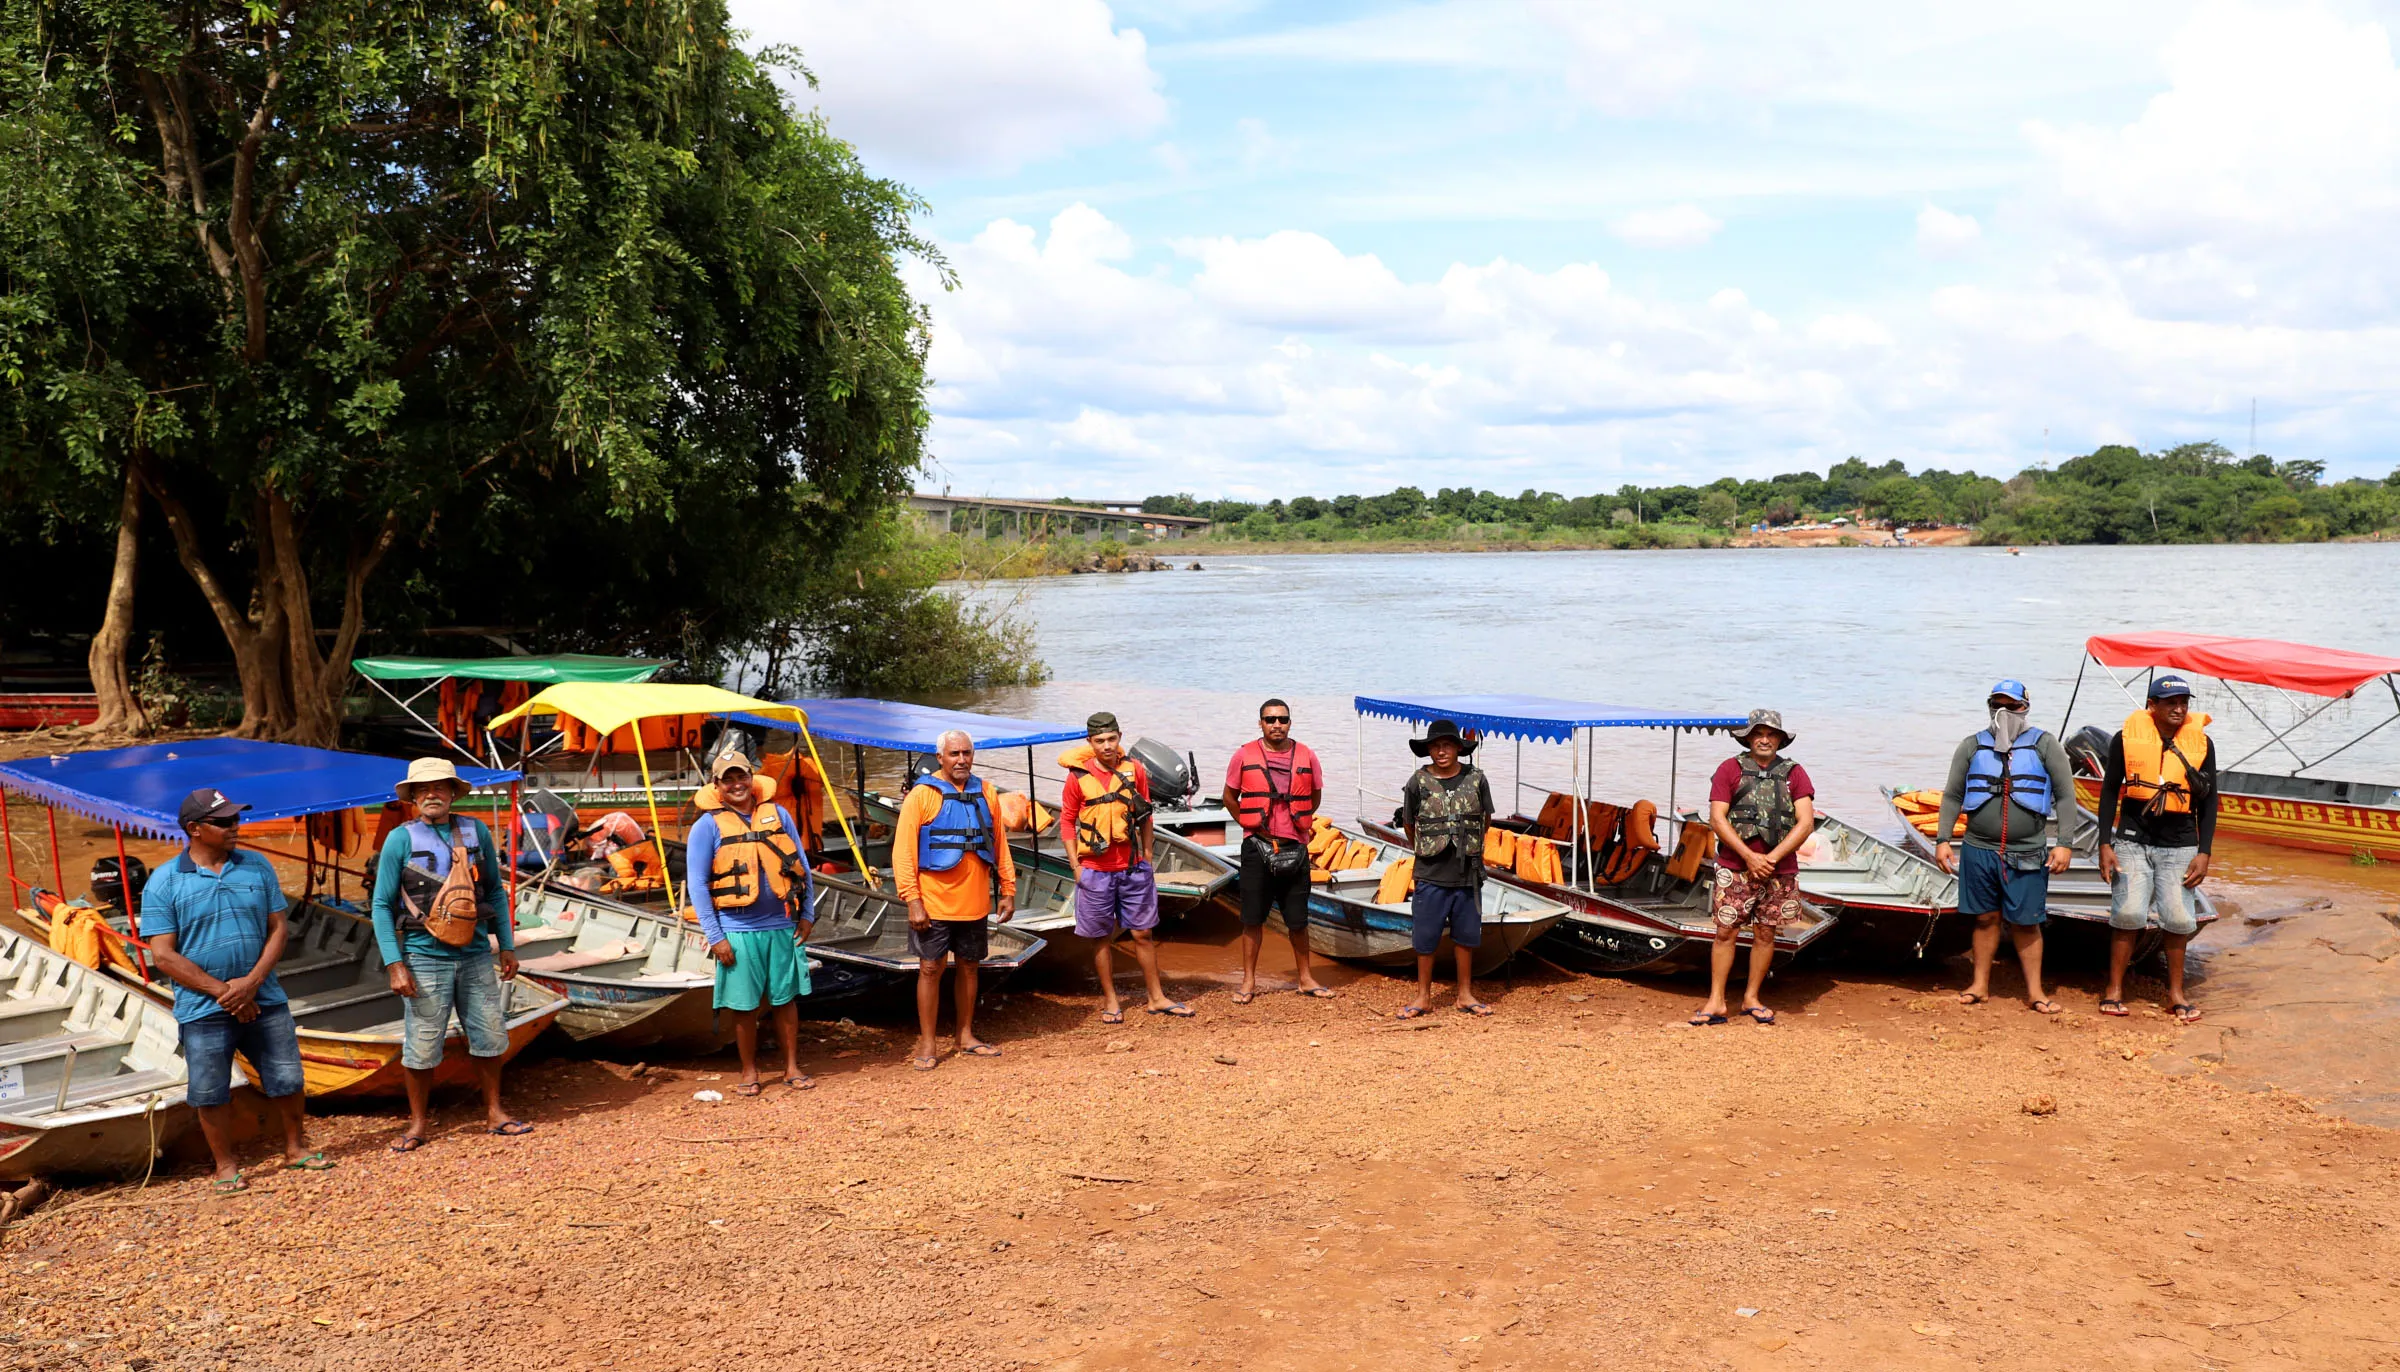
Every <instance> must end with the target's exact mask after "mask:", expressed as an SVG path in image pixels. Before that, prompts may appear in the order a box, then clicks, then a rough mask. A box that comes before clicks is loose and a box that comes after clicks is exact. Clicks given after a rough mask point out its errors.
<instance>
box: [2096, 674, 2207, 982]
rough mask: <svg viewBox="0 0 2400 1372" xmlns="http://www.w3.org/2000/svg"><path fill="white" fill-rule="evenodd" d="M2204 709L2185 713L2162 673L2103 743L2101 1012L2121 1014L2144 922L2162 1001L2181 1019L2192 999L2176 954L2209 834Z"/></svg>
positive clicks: (2191, 926) (2177, 682) (2185, 687)
mask: <svg viewBox="0 0 2400 1372" xmlns="http://www.w3.org/2000/svg"><path fill="white" fill-rule="evenodd" d="M2207 729H2208V716H2207V715H2200V714H2193V713H2192V685H2191V683H2190V682H2188V681H2185V680H2184V679H2183V678H2182V677H2179V676H2175V675H2173V674H2168V675H2164V676H2160V677H2157V678H2155V679H2153V680H2152V681H2151V683H2150V699H2149V703H2148V704H2147V705H2146V706H2144V707H2143V708H2142V709H2139V710H2136V711H2134V712H2133V713H2132V714H2130V715H2127V716H2126V717H2125V727H2124V728H2123V729H2122V730H2120V731H2119V732H2118V734H2117V736H2116V737H2115V738H2112V739H2110V740H2109V741H2108V760H2107V763H2106V765H2105V767H2104V768H2103V769H2102V772H2101V778H2100V875H2102V876H2104V877H2106V878H2108V883H2109V895H2110V901H2109V910H2108V927H2109V941H2108V993H2107V994H2106V995H2104V996H2102V997H2101V999H2100V1013H2101V1014H2104V1015H2123V1014H2125V1013H2126V1010H2125V968H2126V965H2127V964H2128V963H2130V962H2132V961H2133V943H2134V939H2135V938H2136V937H2138V936H2139V935H2140V934H2141V932H2142V929H2143V926H2145V925H2147V924H2148V923H2149V922H2150V917H2151V914H2152V912H2153V911H2155V912H2156V913H2157V916H2158V927H2159V928H2160V929H2162V930H2164V931H2166V935H2167V948H2166V953H2167V1008H2168V1009H2169V1010H2170V1011H2171V1012H2172V1013H2173V1014H2174V1016H2175V1018H2177V1019H2179V1020H2181V1021H2183V1022H2184V1023H2185V1024H2194V1023H2197V1022H2198V1021H2199V1019H2200V1007H2198V1006H2196V1005H2194V1004H2192V1002H2191V999H2190V997H2188V996H2187V995H2185V993H2184V989H2183V954H2184V949H2185V947H2186V946H2187V945H2188V944H2190V943H2191V941H2192V935H2194V934H2196V933H2198V932H2200V920H2199V917H2198V916H2197V915H2195V914H2194V913H2193V911H2192V890H2193V888H2195V887H2197V886H2198V885H2199V884H2200V883H2201V882H2203V881H2205V880H2207V879H2208V854H2209V849H2210V848H2211V847H2213V846H2214V845H2215V843H2216V837H2217V748H2216V744H2214V743H2212V742H2210V741H2209V737H2208V732H2207Z"/></svg>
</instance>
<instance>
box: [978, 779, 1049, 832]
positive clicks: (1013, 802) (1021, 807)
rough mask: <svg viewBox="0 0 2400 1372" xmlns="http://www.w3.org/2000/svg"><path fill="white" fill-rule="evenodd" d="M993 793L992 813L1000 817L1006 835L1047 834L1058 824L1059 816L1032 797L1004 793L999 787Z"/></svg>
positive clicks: (994, 788)
mask: <svg viewBox="0 0 2400 1372" xmlns="http://www.w3.org/2000/svg"><path fill="white" fill-rule="evenodd" d="M992 792H993V801H992V813H993V814H995V815H997V816H998V817H999V819H1000V828H1001V830H1002V831H1003V832H1005V833H1011V834H1046V833H1049V832H1050V826H1052V825H1054V824H1056V823H1058V816H1057V815H1056V814H1053V813H1052V812H1051V810H1050V807H1049V806H1047V805H1044V804H1042V803H1041V802H1040V801H1038V800H1035V799H1033V798H1032V797H1031V796H1022V795H1019V794H1017V793H1016V792H1014V791H1004V790H1001V789H1000V788H999V787H997V786H995V787H993V788H992Z"/></svg>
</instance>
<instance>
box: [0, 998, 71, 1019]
mask: <svg viewBox="0 0 2400 1372" xmlns="http://www.w3.org/2000/svg"><path fill="white" fill-rule="evenodd" d="M74 1003H75V998H74V997H72V996H51V997H48V998H46V999H45V998H43V997H39V996H33V997H28V998H26V999H24V1000H0V1020H10V1019H16V1018H19V1017H20V1016H24V1015H40V1014H55V1013H56V1012H58V1011H60V1010H64V1009H66V1008H67V1007H69V1006H71V1005H73V1004H74Z"/></svg>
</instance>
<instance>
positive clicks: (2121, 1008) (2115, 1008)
mask: <svg viewBox="0 0 2400 1372" xmlns="http://www.w3.org/2000/svg"><path fill="white" fill-rule="evenodd" d="M2100 1013H2101V1014H2103V1015H2113V1016H2116V1017H2118V1018H2123V1017H2124V1016H2126V1015H2130V1014H2132V1013H2133V1012H2132V1011H2131V1010H2128V1009H2126V1008H2125V1002H2123V1001H2121V1000H2104V1001H2102V1002H2100Z"/></svg>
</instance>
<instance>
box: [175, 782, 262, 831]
mask: <svg viewBox="0 0 2400 1372" xmlns="http://www.w3.org/2000/svg"><path fill="white" fill-rule="evenodd" d="M249 808H250V807H249V806H247V805H236V804H235V803H234V802H232V801H230V800H227V799H226V798H225V793H224V792H223V791H220V790H218V789H217V788H216V787H214V786H203V787H201V788H200V789H199V790H197V791H194V792H192V793H191V794H190V795H188V796H185V797H184V798H183V804H182V805H180V806H178V807H177V808H176V811H175V822H176V823H177V824H178V825H182V826H185V827H189V826H191V825H194V824H198V823H199V822H200V821H202V820H204V819H231V818H233V817H234V816H235V815H238V814H240V813H241V812H242V811H244V810H247V809H249Z"/></svg>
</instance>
